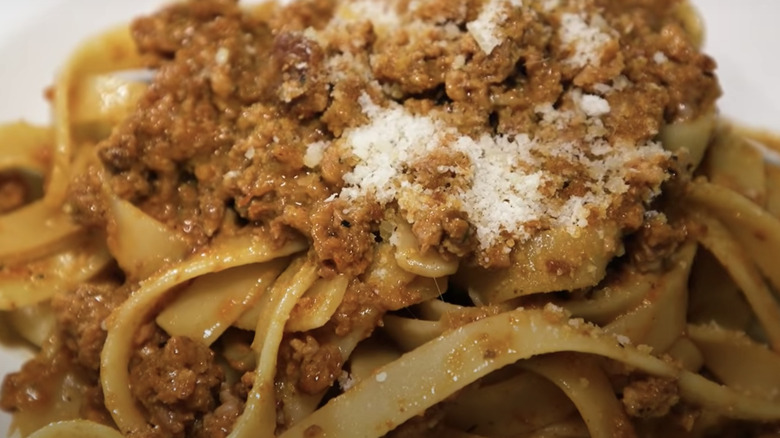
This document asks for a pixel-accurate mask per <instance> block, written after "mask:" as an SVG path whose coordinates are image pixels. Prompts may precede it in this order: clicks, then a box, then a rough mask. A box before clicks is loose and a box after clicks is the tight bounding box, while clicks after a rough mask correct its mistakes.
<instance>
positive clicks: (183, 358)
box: [130, 330, 224, 437]
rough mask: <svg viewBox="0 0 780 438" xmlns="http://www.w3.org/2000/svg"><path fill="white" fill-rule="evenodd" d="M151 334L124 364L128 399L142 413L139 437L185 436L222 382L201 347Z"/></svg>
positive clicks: (214, 401) (208, 407)
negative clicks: (146, 425)
mask: <svg viewBox="0 0 780 438" xmlns="http://www.w3.org/2000/svg"><path fill="white" fill-rule="evenodd" d="M147 331H148V332H151V333H150V334H149V339H147V340H146V341H145V342H144V344H143V347H142V348H140V349H139V350H136V353H135V355H134V356H133V358H132V359H131V362H130V381H131V387H132V392H133V395H134V396H135V397H136V398H137V400H138V401H139V403H140V404H141V405H142V406H143V408H144V409H145V410H146V411H147V413H148V416H149V417H148V418H149V422H150V423H151V426H152V427H153V429H152V430H151V431H146V432H143V433H142V434H141V435H142V436H144V435H143V434H145V433H159V434H162V436H169V437H184V436H189V433H190V431H191V430H192V429H193V427H195V424H196V422H199V421H201V420H202V418H203V415H205V414H206V413H209V412H212V411H214V409H215V408H216V407H217V405H218V403H217V400H218V394H219V389H220V386H221V384H222V382H223V381H224V373H223V371H222V369H221V368H220V367H219V366H218V365H217V364H216V363H215V361H214V352H213V351H211V350H210V349H209V348H208V347H207V346H205V345H203V344H201V343H199V342H197V341H193V340H191V339H189V338H186V337H181V336H174V337H171V338H167V336H165V335H164V334H163V333H162V332H160V331H158V330H147Z"/></svg>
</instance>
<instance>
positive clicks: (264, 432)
mask: <svg viewBox="0 0 780 438" xmlns="http://www.w3.org/2000/svg"><path fill="white" fill-rule="evenodd" d="M316 280H317V265H316V264H315V263H314V262H313V261H312V260H309V259H308V258H307V257H305V256H304V257H301V258H298V259H297V260H295V261H293V262H292V263H291V264H290V266H289V267H288V268H287V269H286V270H285V272H283V273H282V275H280V276H279V278H278V279H277V281H276V282H275V283H274V285H273V286H271V289H270V290H269V291H268V292H267V293H266V294H264V295H263V297H262V298H261V300H262V304H261V306H262V307H261V311H260V316H259V318H258V320H257V328H256V329H255V338H254V341H253V343H252V349H253V350H255V352H256V354H257V368H255V378H254V383H253V385H252V390H251V391H250V392H249V395H248V396H247V402H246V405H245V406H244V412H243V413H242V414H241V416H240V417H239V418H238V420H237V421H236V422H235V423H234V425H233V430H232V431H231V433H230V435H228V437H230V438H250V437H260V438H264V437H269V438H271V437H273V436H274V431H275V429H276V397H275V392H274V389H275V388H274V376H275V375H276V360H277V355H278V353H279V345H280V343H281V341H282V336H283V335H284V326H285V324H286V323H287V320H288V318H289V316H290V313H291V312H292V309H293V307H295V304H296V302H297V301H298V299H299V298H300V297H301V296H302V295H303V294H304V293H305V292H306V291H307V290H308V289H309V288H310V287H311V286H312V284H314V282H315V281H316Z"/></svg>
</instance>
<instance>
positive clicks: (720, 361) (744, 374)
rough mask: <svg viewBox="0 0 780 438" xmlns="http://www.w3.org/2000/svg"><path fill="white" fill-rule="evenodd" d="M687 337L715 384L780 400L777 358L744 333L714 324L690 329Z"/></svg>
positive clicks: (689, 327) (778, 361) (778, 356)
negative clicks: (697, 349)
mask: <svg viewBox="0 0 780 438" xmlns="http://www.w3.org/2000/svg"><path fill="white" fill-rule="evenodd" d="M688 336H690V338H691V339H692V340H693V342H694V343H695V344H696V345H697V346H698V348H699V350H700V351H701V352H702V355H703V359H704V364H705V365H706V366H707V369H708V370H709V371H710V372H712V373H713V374H714V375H715V376H717V378H718V380H720V381H721V382H723V383H724V384H726V385H728V386H729V387H732V388H735V389H736V390H739V391H743V392H745V393H746V394H751V395H754V396H759V397H762V398H764V399H766V400H771V401H777V400H778V399H780V373H778V370H780V355H778V354H777V353H776V352H773V351H772V350H770V349H768V348H767V347H766V345H762V344H759V343H757V342H755V341H753V340H752V339H750V338H749V337H747V336H745V334H744V333H741V332H737V331H734V330H728V329H724V328H722V327H719V326H718V325H717V324H714V323H713V324H706V325H690V326H688Z"/></svg>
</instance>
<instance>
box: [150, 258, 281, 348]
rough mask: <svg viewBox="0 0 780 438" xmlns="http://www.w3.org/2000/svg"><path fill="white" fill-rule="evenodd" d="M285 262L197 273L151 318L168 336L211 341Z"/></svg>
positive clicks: (256, 298) (253, 300)
mask: <svg viewBox="0 0 780 438" xmlns="http://www.w3.org/2000/svg"><path fill="white" fill-rule="evenodd" d="M287 264H288V261H287V260H286V259H276V260H272V261H270V262H267V263H253V264H251V265H243V266H239V267H236V268H231V269H226V270H224V271H220V272H215V273H213V274H208V275H203V276H201V277H198V278H196V279H195V280H193V281H192V283H191V284H189V285H188V286H187V287H186V288H185V289H184V290H183V291H181V292H179V294H178V296H177V297H176V299H175V300H174V301H173V302H171V303H170V304H168V305H166V306H165V308H164V309H163V310H162V311H161V312H160V313H159V314H158V315H157V318H156V319H155V321H156V322H157V325H159V326H160V327H161V328H162V329H163V330H165V332H166V333H168V334H169V335H171V336H187V337H188V338H190V339H197V340H200V341H202V342H203V343H204V344H205V345H211V344H212V343H214V342H215V341H216V340H217V339H218V338H219V337H220V336H221V335H222V334H223V333H224V332H225V330H227V329H228V328H229V327H230V325H231V324H233V323H234V322H235V321H236V320H237V319H238V318H239V317H240V316H241V314H243V313H244V312H246V310H247V309H248V308H250V307H252V306H253V305H254V304H255V303H256V302H257V301H259V300H260V297H261V296H262V295H263V294H264V293H265V292H266V291H267V290H268V289H269V288H270V287H271V285H272V284H273V282H274V281H275V280H276V278H277V277H278V276H279V274H280V273H281V272H282V270H283V269H284V268H285V267H286V266H287ZM193 315H197V317H196V318H193Z"/></svg>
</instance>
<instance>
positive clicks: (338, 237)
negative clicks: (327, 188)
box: [312, 200, 382, 275]
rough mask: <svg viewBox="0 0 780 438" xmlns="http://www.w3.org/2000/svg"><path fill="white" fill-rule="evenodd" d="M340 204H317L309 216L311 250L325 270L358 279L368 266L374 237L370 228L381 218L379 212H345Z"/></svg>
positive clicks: (368, 210)
mask: <svg viewBox="0 0 780 438" xmlns="http://www.w3.org/2000/svg"><path fill="white" fill-rule="evenodd" d="M346 207H347V205H346V204H345V203H344V202H341V201H339V200H336V201H332V202H325V203H322V204H319V206H318V207H317V208H316V209H315V210H314V213H313V214H312V221H313V224H314V225H313V227H312V240H313V244H314V250H315V252H316V253H317V255H318V256H319V258H320V260H321V261H322V262H323V264H324V266H323V269H324V271H325V272H323V273H324V274H325V275H332V273H328V272H327V271H328V270H332V271H335V272H343V273H347V274H350V275H357V274H359V273H361V272H363V271H364V270H365V269H366V268H367V267H368V265H370V264H371V256H372V253H373V249H374V244H375V241H374V235H373V234H372V233H371V224H372V223H375V222H377V221H378V219H379V218H381V217H382V211H381V210H379V209H378V208H370V207H371V206H369V208H363V209H360V210H357V211H354V210H353V211H349V212H348V213H347V211H348V210H346Z"/></svg>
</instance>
